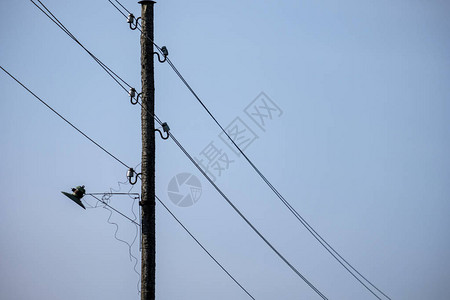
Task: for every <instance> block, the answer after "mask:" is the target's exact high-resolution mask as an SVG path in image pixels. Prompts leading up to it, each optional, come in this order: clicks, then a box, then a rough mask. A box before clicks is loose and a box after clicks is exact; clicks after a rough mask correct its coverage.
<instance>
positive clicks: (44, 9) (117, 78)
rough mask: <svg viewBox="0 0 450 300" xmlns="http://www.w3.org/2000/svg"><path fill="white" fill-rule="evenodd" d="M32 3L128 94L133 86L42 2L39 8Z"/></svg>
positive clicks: (38, 0)
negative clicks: (84, 43) (85, 44)
mask: <svg viewBox="0 0 450 300" xmlns="http://www.w3.org/2000/svg"><path fill="white" fill-rule="evenodd" d="M30 1H31V3H33V4H34V5H35V6H36V7H37V8H38V9H39V10H40V11H41V12H42V13H43V14H45V15H46V16H47V17H48V18H49V19H50V20H51V21H52V22H53V23H55V24H56V25H57V26H58V27H59V28H60V29H61V30H62V31H64V33H66V34H67V35H68V36H69V37H70V38H71V39H72V40H73V41H75V42H76V43H77V44H78V45H79V46H80V47H81V48H83V50H84V51H86V52H87V53H88V54H89V55H90V56H91V57H92V58H93V59H94V60H95V61H96V62H97V63H98V64H99V66H100V67H102V69H103V70H105V72H106V73H108V75H109V76H111V78H112V79H114V81H115V82H116V83H117V84H119V85H120V87H122V89H124V90H125V91H126V92H128V89H130V88H131V85H129V84H128V83H127V82H126V81H125V80H123V79H122V78H121V77H120V76H119V75H117V74H116V73H115V72H114V71H113V70H111V69H110V68H109V67H108V66H107V65H106V64H104V63H103V62H102V61H101V60H100V59H98V58H97V57H96V56H95V55H94V54H92V52H90V51H89V50H88V49H87V48H86V47H85V46H84V45H83V44H82V43H81V42H80V41H79V40H78V39H77V38H76V37H75V36H74V35H73V34H72V33H71V32H70V31H69V30H68V29H67V28H66V27H65V26H64V25H63V24H62V23H61V22H60V21H59V20H58V18H57V17H55V15H54V14H53V13H52V12H51V11H50V10H49V9H48V8H47V7H46V6H45V5H44V4H43V3H42V2H41V1H40V0H37V2H39V4H40V5H41V6H42V7H41V6H39V5H38V4H36V2H34V1H33V0H30ZM125 85H126V86H127V87H128V89H127V88H126V87H125Z"/></svg>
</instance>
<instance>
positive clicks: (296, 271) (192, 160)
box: [169, 132, 328, 299]
mask: <svg viewBox="0 0 450 300" xmlns="http://www.w3.org/2000/svg"><path fill="white" fill-rule="evenodd" d="M169 136H170V137H171V138H172V140H173V141H174V142H175V144H176V145H177V146H178V147H179V148H180V149H181V151H182V152H183V153H184V154H185V155H186V156H187V158H188V159H189V160H190V161H191V162H192V163H193V164H194V166H195V167H196V168H197V169H198V170H199V171H200V173H202V175H203V176H204V177H205V178H206V180H208V181H209V183H210V184H211V185H212V186H213V187H214V188H215V189H216V191H217V192H218V193H219V194H220V195H221V196H222V198H224V199H225V201H227V203H228V204H229V205H230V206H231V207H232V208H233V209H234V211H235V212H236V213H237V214H238V215H239V216H240V217H241V218H242V219H243V220H244V221H245V222H246V223H247V225H248V226H250V228H251V229H252V230H253V231H254V232H255V233H256V234H257V235H258V236H259V237H260V238H261V239H262V240H263V241H264V242H265V243H266V245H267V246H269V248H270V249H272V251H273V252H275V254H276V255H277V256H278V257H279V258H280V259H281V260H282V261H283V262H284V263H285V264H286V265H287V266H288V267H289V268H290V269H291V270H292V271H294V273H295V274H297V276H298V277H300V278H301V279H302V280H303V281H304V282H305V283H306V284H307V285H308V286H309V287H310V288H311V289H312V290H313V291H314V292H316V293H317V294H318V295H319V296H320V297H321V298H322V299H328V298H327V297H325V295H324V294H322V292H320V291H319V290H318V289H317V288H316V287H315V286H314V285H313V284H312V283H311V282H310V281H309V280H308V279H306V277H305V276H303V275H302V274H301V273H300V272H299V271H298V270H297V269H296V268H295V267H294V266H293V265H292V264H291V263H290V262H289V261H288V260H287V259H286V258H285V257H284V256H283V255H282V254H281V253H280V252H279V251H278V250H277V249H276V248H275V247H274V246H273V245H272V244H271V243H270V242H269V241H268V240H267V239H266V238H265V237H264V236H263V235H262V234H261V233H260V232H259V230H258V229H256V227H255V226H253V224H252V223H251V222H250V221H249V220H248V219H247V218H246V217H245V216H244V215H243V214H242V212H241V211H240V210H239V209H238V208H237V207H236V206H235V205H234V204H233V203H232V202H231V201H230V199H229V198H228V197H227V196H226V195H225V194H224V192H222V190H221V189H220V188H219V187H218V186H217V185H216V184H215V183H214V181H213V180H212V179H211V178H210V177H209V175H208V174H206V172H205V171H203V169H202V168H201V167H200V166H199V164H198V163H197V162H196V161H195V160H194V158H193V157H192V156H191V155H190V154H189V153H188V152H187V151H186V149H185V148H184V147H183V146H182V145H181V144H180V142H179V141H178V140H177V139H176V138H175V136H174V135H173V134H172V133H170V132H169Z"/></svg>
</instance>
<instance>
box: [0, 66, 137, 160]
mask: <svg viewBox="0 0 450 300" xmlns="http://www.w3.org/2000/svg"><path fill="white" fill-rule="evenodd" d="M0 68H1V69H2V70H3V71H4V72H5V73H6V74H8V75H9V77H11V78H12V79H14V80H15V81H16V82H17V83H18V84H20V85H21V86H22V87H23V88H24V89H25V90H26V91H27V92H28V93H30V94H31V95H33V96H34V97H35V98H36V99H37V100H39V101H40V102H41V103H42V104H44V105H45V106H46V107H47V108H48V109H50V110H51V111H52V112H53V113H55V114H56V115H57V116H58V117H60V118H61V119H62V120H63V121H64V122H66V123H67V124H69V125H70V126H71V127H72V128H73V129H75V130H76V131H78V132H79V133H80V134H81V135H83V136H84V137H85V138H87V139H88V140H89V141H90V142H92V143H93V144H94V145H95V146H97V147H98V148H100V149H101V150H103V151H104V152H105V153H106V154H108V155H109V156H111V157H112V158H114V159H115V160H116V161H118V162H119V163H121V164H122V165H123V166H124V167H126V168H127V169H129V167H128V166H127V165H126V164H125V163H124V162H123V161H121V160H120V159H118V158H117V157H116V156H114V155H113V154H112V153H111V152H109V151H108V150H106V149H105V148H103V147H102V146H100V145H99V144H98V143H97V142H96V141H94V140H93V139H92V138H90V137H89V136H88V135H87V134H85V133H84V132H83V131H81V130H80V129H78V127H76V126H75V125H73V124H72V123H71V122H70V121H69V120H67V119H66V118H64V117H63V116H62V115H61V114H60V113H58V112H57V111H56V110H55V109H53V108H52V107H51V106H50V105H48V104H47V103H46V102H45V101H44V100H42V99H41V98H39V97H38V96H37V95H36V94H35V93H33V92H32V91H31V90H30V89H29V88H28V87H26V86H25V85H24V84H23V83H22V82H20V81H19V80H18V79H17V78H16V77H14V76H13V75H11V73H9V72H8V71H6V70H5V69H4V68H3V67H2V66H0Z"/></svg>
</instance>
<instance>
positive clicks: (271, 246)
mask: <svg viewBox="0 0 450 300" xmlns="http://www.w3.org/2000/svg"><path fill="white" fill-rule="evenodd" d="M117 2H118V1H117ZM114 7H115V8H116V9H117V10H119V12H120V9H118V7H117V6H115V5H114ZM122 14H123V13H122ZM138 25H139V24H138ZM138 29H139V31H140V32H141V33H142V30H141V29H140V28H138ZM144 37H145V38H147V39H148V40H149V41H151V42H152V44H153V45H154V46H155V47H156V48H157V49H158V51H160V52H161V54H163V53H162V49H161V48H160V47H159V46H158V45H157V44H156V43H155V42H154V41H153V40H152V39H150V38H149V37H148V36H144ZM168 62H169V60H168ZM169 64H171V65H173V64H172V63H171V62H169ZM174 70H176V68H174ZM180 76H181V74H180ZM186 84H187V82H186ZM191 91H192V92H193V93H195V92H194V91H193V90H192V89H191ZM138 103H139V105H140V106H141V107H142V108H143V109H144V110H145V111H146V112H147V113H148V114H150V115H152V116H153V118H154V119H155V120H156V122H158V123H159V125H162V122H161V120H160V119H159V118H158V117H157V116H156V115H155V114H153V113H151V112H150V111H148V110H147V109H146V108H145V107H144V106H143V105H142V103H140V102H138ZM169 136H170V137H171V138H172V140H173V141H174V142H175V144H176V145H177V146H178V147H179V148H180V150H181V151H182V152H183V153H184V154H185V155H186V156H187V157H188V159H189V160H190V161H191V162H192V163H193V164H194V165H195V166H196V167H197V169H198V170H199V171H200V172H201V173H202V174H203V175H204V176H205V178H206V179H207V180H208V181H209V182H210V183H211V184H212V185H213V186H214V188H215V189H216V190H217V191H218V192H219V194H220V195H221V196H222V197H223V198H224V199H225V200H226V201H227V202H228V204H229V205H230V206H231V207H232V208H233V209H234V210H235V211H236V213H238V215H239V216H240V217H241V218H242V219H243V220H244V221H245V222H246V223H247V224H248V225H249V226H250V228H252V229H253V231H254V232H255V233H256V234H257V235H258V236H259V237H260V238H261V239H262V240H263V241H264V242H265V243H266V244H267V245H268V246H269V247H270V248H271V249H272V251H274V252H275V254H277V255H278V256H279V257H280V258H281V260H282V261H283V262H284V263H286V264H287V265H288V266H289V267H290V268H291V270H292V271H294V273H296V274H297V276H299V277H300V278H301V279H302V280H303V281H304V282H305V283H306V284H307V285H308V286H310V288H311V289H313V290H314V291H315V292H316V293H317V294H318V295H319V296H320V297H322V298H323V299H327V298H326V297H325V296H324V295H323V294H322V293H321V292H320V291H319V290H318V289H317V288H316V287H315V286H314V285H313V284H312V283H311V282H310V281H309V280H308V279H306V277H304V276H303V275H302V274H301V273H300V272H299V271H298V270H297V269H296V268H295V267H294V266H293V265H292V264H291V263H290V262H289V261H288V260H287V259H286V258H285V257H284V256H283V255H282V254H281V253H280V252H278V250H277V249H276V248H275V247H274V246H273V245H272V244H271V243H270V242H269V241H268V240H267V239H266V238H265V237H264V236H263V235H262V234H261V233H260V232H259V231H258V230H257V229H256V228H255V227H254V226H253V224H252V223H251V222H250V221H249V220H248V219H247V218H246V217H245V216H244V215H243V214H242V213H241V212H240V211H239V209H238V208H237V207H236V206H235V205H234V204H233V203H232V202H231V201H230V200H229V199H228V197H227V196H226V195H225V194H224V193H223V192H222V191H221V190H220V189H219V187H218V186H217V185H216V184H215V183H214V182H213V181H212V180H211V178H210V177H209V176H208V175H207V174H206V173H205V172H204V171H203V170H202V168H201V167H200V166H199V165H198V164H197V162H196V161H195V160H194V159H193V158H192V156H191V155H190V154H189V153H188V152H187V151H186V149H185V148H184V147H183V146H182V145H181V144H180V143H179V142H178V140H177V139H176V138H175V137H174V136H173V134H171V133H170V132H169Z"/></svg>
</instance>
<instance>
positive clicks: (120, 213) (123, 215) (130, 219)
mask: <svg viewBox="0 0 450 300" xmlns="http://www.w3.org/2000/svg"><path fill="white" fill-rule="evenodd" d="M86 195H89V196H91V197H94V198H95V199H97V201H99V202H101V203H102V204H103V205H106V206H107V207H109V208H110V209H112V210H114V211H115V212H116V213H118V214H119V215H121V216H122V217H124V218H125V219H128V220H129V221H130V222H131V223H133V224H134V225H137V226H139V227H141V224H139V223H138V222H136V221H135V220H133V219H132V218H130V217H128V216H127V215H125V214H124V213H122V212H120V211H119V210H117V209H115V208H114V207H112V206H111V205H109V204H108V203H106V201H103V200H102V199H100V198H98V197H97V196H95V195H93V194H86Z"/></svg>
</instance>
